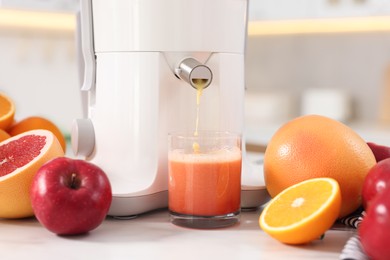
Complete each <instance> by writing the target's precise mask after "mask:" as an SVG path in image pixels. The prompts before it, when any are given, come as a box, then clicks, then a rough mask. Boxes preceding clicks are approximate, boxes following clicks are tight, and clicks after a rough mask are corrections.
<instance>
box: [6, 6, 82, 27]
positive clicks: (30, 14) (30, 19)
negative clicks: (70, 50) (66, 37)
mask: <svg viewBox="0 0 390 260" xmlns="http://www.w3.org/2000/svg"><path fill="white" fill-rule="evenodd" d="M75 27H76V16H75V14H73V13H58V12H57V13H54V12H42V11H27V10H12V9H2V8H0V28H3V29H12V30H13V29H21V30H26V31H27V30H43V31H53V32H55V31H57V32H74V30H75Z"/></svg>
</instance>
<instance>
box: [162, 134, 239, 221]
mask: <svg viewBox="0 0 390 260" xmlns="http://www.w3.org/2000/svg"><path fill="white" fill-rule="evenodd" d="M241 158H242V157H241V136H240V135H239V134H235V133H229V132H206V131H204V132H202V131H200V132H197V133H196V134H194V133H193V132H192V133H172V134H170V135H169V153H168V165H169V184H168V193H169V203H168V205H169V212H170V216H171V222H172V223H173V224H176V225H179V226H185V227H192V228H219V227H226V226H230V225H233V224H235V223H237V222H238V221H239V217H240V200H241V198H240V195H241Z"/></svg>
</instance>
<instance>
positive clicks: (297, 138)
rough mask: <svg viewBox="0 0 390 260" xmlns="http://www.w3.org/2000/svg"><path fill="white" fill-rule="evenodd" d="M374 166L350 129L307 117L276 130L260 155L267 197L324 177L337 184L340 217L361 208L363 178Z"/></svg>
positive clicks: (373, 160) (317, 117)
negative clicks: (339, 194) (262, 161)
mask: <svg viewBox="0 0 390 260" xmlns="http://www.w3.org/2000/svg"><path fill="white" fill-rule="evenodd" d="M375 164H376V160H375V157H374V154H373V153H372V151H371V149H370V148H369V146H368V145H367V143H366V142H365V141H364V140H363V139H362V138H361V137H360V136H359V135H358V134H357V133H356V132H355V131H353V130H352V129H351V128H350V127H348V126H346V125H344V124H342V123H340V122H338V121H336V120H333V119H330V118H327V117H324V116H319V115H307V116H302V117H298V118H295V119H293V120H291V121H289V122H287V123H286V124H284V125H283V126H282V127H280V128H279V129H278V130H277V131H276V132H275V134H274V135H273V136H272V138H271V140H270V141H269V144H268V145H267V149H266V151H265V155H264V180H265V184H266V187H267V190H268V192H269V194H270V195H271V197H274V196H276V195H277V194H278V193H279V192H281V191H282V190H284V189H286V188H288V187H290V186H291V185H293V184H296V183H299V182H301V181H304V180H307V179H311V178H318V177H328V178H333V179H335V180H337V182H338V183H339V185H340V190H341V197H342V205H341V211H340V217H343V216H346V215H348V214H350V213H352V212H353V211H355V210H356V209H357V208H358V207H359V206H360V205H361V191H362V187H363V182H364V179H365V177H366V175H367V173H368V171H369V170H370V169H371V167H372V166H374V165H375Z"/></svg>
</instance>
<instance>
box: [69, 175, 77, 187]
mask: <svg viewBox="0 0 390 260" xmlns="http://www.w3.org/2000/svg"><path fill="white" fill-rule="evenodd" d="M76 176H77V174H76V173H72V179H71V182H70V187H71V188H72V189H78V188H79V183H78V181H77V178H76Z"/></svg>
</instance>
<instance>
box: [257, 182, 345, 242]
mask: <svg viewBox="0 0 390 260" xmlns="http://www.w3.org/2000/svg"><path fill="white" fill-rule="evenodd" d="M319 181H324V182H327V183H329V184H330V185H331V187H332V191H331V193H330V194H331V195H330V196H329V197H328V198H327V200H326V201H325V202H324V203H323V204H321V205H320V206H319V207H318V209H316V210H315V211H314V212H312V213H311V214H309V215H308V216H305V217H303V218H302V219H301V220H299V221H297V222H295V223H292V224H289V225H286V226H272V225H269V224H268V223H267V221H266V220H265V219H266V216H267V212H268V210H269V208H270V207H273V205H274V204H275V203H278V201H279V199H280V198H281V197H283V196H285V194H286V193H289V192H290V191H291V190H293V189H296V188H297V187H299V186H303V185H306V184H307V183H309V182H319ZM340 209H341V192H340V187H339V184H338V182H337V181H336V180H334V179H332V178H313V179H309V180H306V181H302V182H300V183H297V184H294V185H292V186H290V187H289V188H287V189H285V190H283V191H282V192H280V193H279V194H278V195H276V196H275V197H274V198H273V199H272V200H271V201H270V202H269V204H268V205H267V206H266V207H265V208H264V210H263V211H262V213H261V215H260V218H259V224H260V227H261V228H262V229H263V231H265V232H266V233H268V234H269V235H270V236H271V237H274V238H275V239H277V240H279V241H281V242H283V243H286V244H305V243H308V242H310V241H313V240H315V239H318V238H319V237H320V236H321V235H322V234H324V233H325V231H327V230H328V229H329V228H330V227H331V226H332V225H333V224H334V222H335V221H336V220H337V218H338V216H339V214H340ZM284 213H285V214H286V215H288V214H289V212H288V208H286V210H285V212H284Z"/></svg>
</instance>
